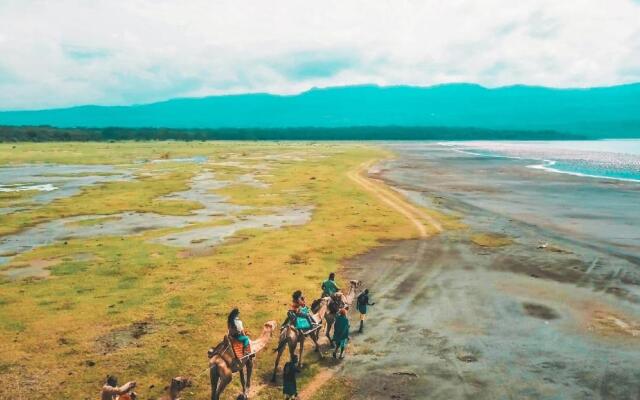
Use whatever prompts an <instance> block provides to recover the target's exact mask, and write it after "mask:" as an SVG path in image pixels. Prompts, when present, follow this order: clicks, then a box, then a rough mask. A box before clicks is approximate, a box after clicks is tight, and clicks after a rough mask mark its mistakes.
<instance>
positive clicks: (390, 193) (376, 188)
mask: <svg viewBox="0 0 640 400" xmlns="http://www.w3.org/2000/svg"><path fill="white" fill-rule="evenodd" d="M374 162H375V161H373V160H372V161H368V162H366V163H364V164H362V165H360V167H359V168H358V169H356V170H354V171H351V172H349V173H348V174H347V176H348V177H349V179H351V180H352V181H354V182H355V183H357V184H358V185H359V186H360V187H362V188H363V189H364V190H366V191H367V192H369V193H371V194H373V195H374V196H375V197H376V198H377V199H378V200H380V201H382V202H383V203H385V204H387V205H388V206H389V207H391V208H393V209H394V210H396V211H397V212H399V213H400V214H402V215H404V216H405V217H406V218H407V219H408V220H409V221H411V222H412V223H413V224H414V225H415V227H416V230H417V231H418V234H419V236H420V237H423V238H424V237H428V236H431V232H430V231H429V230H427V228H426V227H425V224H424V222H426V223H427V224H428V225H430V226H431V227H432V228H433V230H434V231H435V232H436V233H439V232H442V225H441V224H440V223H439V222H438V221H436V220H435V219H434V218H433V217H431V216H430V215H428V214H427V213H425V212H424V211H422V210H420V209H418V208H417V207H415V206H414V205H413V204H411V203H410V202H408V201H407V200H406V199H405V198H404V197H403V196H402V195H401V194H399V193H398V192H396V191H394V190H393V189H392V188H390V187H389V186H387V185H386V184H384V183H383V182H381V181H379V180H377V179H373V178H370V177H366V176H364V173H366V172H367V170H368V169H369V168H370V167H371V165H372V164H373V163H374Z"/></svg>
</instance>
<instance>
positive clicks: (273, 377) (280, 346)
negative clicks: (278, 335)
mask: <svg viewBox="0 0 640 400" xmlns="http://www.w3.org/2000/svg"><path fill="white" fill-rule="evenodd" d="M285 346H286V344H282V345H281V344H278V354H277V355H276V365H274V366H273V375H271V382H275V381H276V373H277V372H278V364H279V363H280V357H282V353H284V348H285Z"/></svg>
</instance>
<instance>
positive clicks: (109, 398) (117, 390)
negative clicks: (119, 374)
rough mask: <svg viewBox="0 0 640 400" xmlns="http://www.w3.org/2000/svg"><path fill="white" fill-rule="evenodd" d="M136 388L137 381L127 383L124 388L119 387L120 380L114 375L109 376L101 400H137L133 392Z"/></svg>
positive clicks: (101, 393) (103, 387)
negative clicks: (118, 399)
mask: <svg viewBox="0 0 640 400" xmlns="http://www.w3.org/2000/svg"><path fill="white" fill-rule="evenodd" d="M135 387H136V383H135V381H131V382H127V383H125V384H124V385H122V386H118V378H116V377H115V376H113V375H109V376H107V381H106V382H105V384H104V386H102V391H101V392H100V400H115V399H116V398H120V399H135V398H136V395H135V393H134V392H133V389H134V388H135ZM125 396H126V397H125Z"/></svg>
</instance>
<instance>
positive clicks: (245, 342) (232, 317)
mask: <svg viewBox="0 0 640 400" xmlns="http://www.w3.org/2000/svg"><path fill="white" fill-rule="evenodd" d="M227 325H228V328H229V336H231V337H233V338H235V339H237V340H239V341H240V342H242V347H243V349H244V350H243V351H244V355H248V354H249V353H250V352H251V350H250V347H249V345H250V343H251V342H250V340H249V336H247V334H246V333H245V331H244V324H243V323H242V320H241V319H240V310H238V309H237V308H234V309H233V310H231V312H230V313H229V317H227Z"/></svg>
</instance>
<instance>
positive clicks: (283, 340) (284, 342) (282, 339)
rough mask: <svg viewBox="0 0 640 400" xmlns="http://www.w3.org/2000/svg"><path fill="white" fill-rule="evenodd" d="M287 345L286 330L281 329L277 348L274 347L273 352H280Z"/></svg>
mask: <svg viewBox="0 0 640 400" xmlns="http://www.w3.org/2000/svg"><path fill="white" fill-rule="evenodd" d="M286 345H287V329H283V330H282V332H280V339H279V342H278V347H276V348H275V349H274V350H273V352H274V353H277V352H279V351H281V350H282V349H284V346H286Z"/></svg>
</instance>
